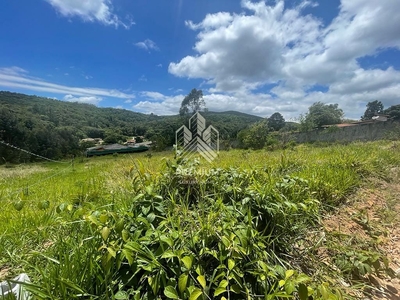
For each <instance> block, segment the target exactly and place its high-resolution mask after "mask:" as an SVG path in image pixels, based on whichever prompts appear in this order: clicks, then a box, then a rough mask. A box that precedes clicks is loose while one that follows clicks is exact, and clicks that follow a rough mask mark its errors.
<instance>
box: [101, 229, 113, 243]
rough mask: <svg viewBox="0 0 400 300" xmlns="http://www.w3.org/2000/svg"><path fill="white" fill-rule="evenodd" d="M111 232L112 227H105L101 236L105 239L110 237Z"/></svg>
mask: <svg viewBox="0 0 400 300" xmlns="http://www.w3.org/2000/svg"><path fill="white" fill-rule="evenodd" d="M110 232H111V230H110V228H108V227H107V226H105V227H103V229H102V230H101V237H102V238H103V240H104V241H106V240H107V239H108V236H109V235H110Z"/></svg>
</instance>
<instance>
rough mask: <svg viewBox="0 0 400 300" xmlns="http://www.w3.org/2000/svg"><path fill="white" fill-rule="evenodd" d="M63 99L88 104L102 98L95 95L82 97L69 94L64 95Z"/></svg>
mask: <svg viewBox="0 0 400 300" xmlns="http://www.w3.org/2000/svg"><path fill="white" fill-rule="evenodd" d="M64 100H65V101H69V102H80V103H89V104H94V105H97V104H99V102H100V101H101V100H103V98H101V97H96V96H83V97H75V96H73V95H71V94H69V95H65V96H64Z"/></svg>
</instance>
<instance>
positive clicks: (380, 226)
mask: <svg viewBox="0 0 400 300" xmlns="http://www.w3.org/2000/svg"><path fill="white" fill-rule="evenodd" d="M390 178H391V180H390V182H386V181H384V180H381V179H370V180H369V181H368V183H367V184H366V185H365V186H364V187H362V188H360V189H359V190H358V191H357V192H356V193H355V194H354V195H353V196H352V197H351V198H350V199H349V200H348V202H347V203H346V204H345V205H344V206H342V207H340V208H339V209H338V210H337V211H335V212H334V213H332V214H331V215H329V216H327V217H326V218H325V219H324V220H323V225H324V228H325V230H326V231H327V232H340V233H343V234H346V235H351V236H353V237H354V238H355V239H358V240H363V241H368V240H370V241H372V240H373V241H374V242H375V243H376V245H377V247H378V248H379V249H380V250H381V252H383V253H384V254H385V255H386V256H387V258H388V260H389V273H391V276H389V275H383V274H382V275H379V276H374V275H369V276H366V277H365V278H364V280H365V282H366V283H367V284H368V285H369V286H370V288H367V289H365V293H364V294H363V295H358V297H357V298H360V299H373V300H375V299H376V300H378V299H379V300H384V299H388V300H395V299H400V279H399V278H400V217H399V214H400V169H399V168H395V169H392V170H391V176H390Z"/></svg>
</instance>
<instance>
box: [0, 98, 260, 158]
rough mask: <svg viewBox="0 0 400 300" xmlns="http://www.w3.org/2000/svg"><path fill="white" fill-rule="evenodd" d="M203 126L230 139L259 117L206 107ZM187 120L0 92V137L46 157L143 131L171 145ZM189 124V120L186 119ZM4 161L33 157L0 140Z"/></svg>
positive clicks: (79, 150) (147, 135) (123, 138)
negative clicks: (82, 143) (83, 141)
mask: <svg viewBox="0 0 400 300" xmlns="http://www.w3.org/2000/svg"><path fill="white" fill-rule="evenodd" d="M202 114H203V115H204V117H205V118H206V122H207V125H208V124H212V125H213V126H214V127H215V128H217V129H218V130H219V132H220V138H221V139H234V138H236V135H237V133H238V132H239V131H240V130H242V129H243V128H246V127H248V126H249V125H251V124H253V123H255V122H257V121H260V120H261V119H262V118H260V117H257V116H252V115H249V114H245V113H240V112H235V111H228V112H204V113H202ZM185 122H187V119H186V118H182V117H180V116H179V115H175V116H157V115H152V114H150V115H146V114H142V113H137V112H133V111H130V110H125V109H115V108H100V107H96V106H94V105H91V104H84V103H77V102H75V103H74V102H66V101H59V100H54V99H49V98H44V97H37V96H28V95H25V94H19V93H11V92H5V91H3V92H0V140H2V141H5V142H7V143H10V144H12V145H14V146H17V147H20V148H23V149H27V150H29V151H31V152H34V153H36V154H39V155H42V156H45V157H48V158H62V157H65V156H67V155H71V154H74V155H76V154H79V153H80V152H81V150H82V149H81V148H80V146H79V140H80V139H83V138H88V137H91V138H102V139H103V140H105V141H106V142H109V143H115V142H119V141H125V140H126V139H127V138H131V137H132V136H145V137H146V138H147V139H150V140H155V141H157V145H158V147H160V148H162V147H165V146H169V145H172V144H173V143H174V139H175V131H176V130H177V129H178V128H179V127H180V126H182V125H183V124H185ZM186 125H187V124H186ZM0 153H1V155H0V156H1V157H4V160H6V161H14V162H19V161H30V160H32V158H33V157H32V156H31V155H29V154H27V153H24V152H19V151H16V150H15V149H13V148H10V147H7V146H4V145H2V144H0Z"/></svg>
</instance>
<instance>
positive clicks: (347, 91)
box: [168, 0, 400, 117]
mask: <svg viewBox="0 0 400 300" xmlns="http://www.w3.org/2000/svg"><path fill="white" fill-rule="evenodd" d="M269 3H271V2H269ZM316 5H318V4H317V3H316V2H312V1H303V2H301V3H300V4H299V5H298V6H295V7H285V2H284V1H283V0H278V1H276V2H275V4H271V5H269V4H266V2H265V1H260V2H252V1H250V0H243V1H242V6H243V9H244V11H243V12H242V13H241V14H231V13H226V12H225V13H222V12H219V13H215V14H208V15H206V16H205V18H204V19H203V20H202V21H201V22H200V23H198V24H195V23H193V22H192V21H187V22H186V25H187V26H188V27H189V28H190V29H192V30H197V31H198V34H197V42H196V44H195V45H194V48H193V49H194V51H195V53H194V54H192V55H187V56H186V57H183V58H182V59H181V60H180V61H178V62H172V63H170V64H169V68H168V70H169V72H170V73H171V74H173V75H176V76H178V77H187V78H201V79H205V82H206V83H207V84H208V85H210V88H209V89H208V92H209V95H206V96H205V98H207V100H208V101H207V102H208V106H209V108H210V109H211V110H212V109H213V108H215V109H219V110H226V109H231V108H232V109H238V110H241V111H244V112H249V113H256V114H258V115H262V114H269V113H270V112H273V111H279V110H282V112H286V113H287V116H288V117H294V114H296V115H297V116H298V115H299V114H300V113H302V112H305V111H306V110H307V108H308V107H309V106H310V105H311V104H312V103H313V101H314V102H316V101H324V102H326V103H339V105H340V106H341V107H342V108H343V109H344V110H345V112H346V113H347V115H348V116H351V117H358V116H359V115H360V114H361V113H362V112H363V111H364V110H365V104H366V103H367V102H368V101H371V100H375V99H379V100H381V101H383V103H384V104H385V105H386V106H389V105H391V104H394V101H395V100H394V97H395V96H394V95H395V94H396V93H398V92H400V90H399V89H400V86H399V82H400V81H399V79H400V77H399V76H400V73H399V71H398V70H395V69H394V68H393V67H390V62H389V67H388V68H387V69H385V70H381V69H364V68H362V67H361V66H360V64H359V62H358V59H359V58H362V57H364V56H366V55H376V54H379V53H380V52H381V51H382V50H384V49H386V48H395V49H398V50H400V30H398V24H400V1H398V0H342V1H341V6H340V8H339V14H338V15H337V16H336V18H334V20H333V21H332V22H331V23H330V24H328V25H327V26H324V24H323V23H322V20H320V19H318V18H316V17H314V16H312V15H310V14H309V15H305V14H304V13H303V11H302V10H303V9H304V7H307V6H309V7H315V6H316ZM271 86H272V87H273V88H272V89H271ZM274 86H275V87H274ZM319 86H324V87H325V88H326V90H327V91H324V92H320V91H316V88H317V87H319ZM260 90H262V91H264V92H262V93H260V92H256V91H260ZM347 109H349V110H347Z"/></svg>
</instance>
